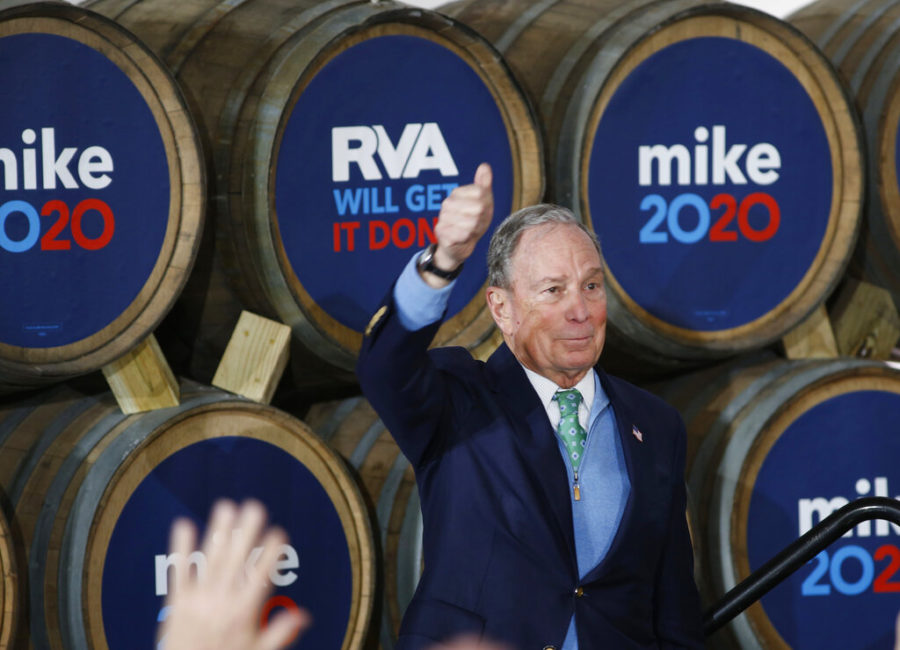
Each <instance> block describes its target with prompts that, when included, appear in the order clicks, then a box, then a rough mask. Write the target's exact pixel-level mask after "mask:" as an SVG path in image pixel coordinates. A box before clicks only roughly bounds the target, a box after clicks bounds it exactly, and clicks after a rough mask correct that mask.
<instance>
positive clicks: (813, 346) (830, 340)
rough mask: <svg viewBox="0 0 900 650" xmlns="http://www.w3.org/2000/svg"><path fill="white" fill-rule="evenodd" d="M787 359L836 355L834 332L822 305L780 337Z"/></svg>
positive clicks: (832, 356) (824, 357)
mask: <svg viewBox="0 0 900 650" xmlns="http://www.w3.org/2000/svg"><path fill="white" fill-rule="evenodd" d="M781 343H782V345H783V346H784V356H786V357H787V358H788V359H834V358H835V357H837V356H838V348H837V343H835V340H834V332H832V330H831V323H830V322H829V320H828V313H827V312H826V311H825V306H824V305H819V306H818V307H816V309H815V311H813V313H812V314H810V315H809V316H808V317H807V319H806V320H804V321H803V322H802V323H800V324H799V325H798V326H797V327H795V328H794V329H792V330H791V331H790V332H788V333H787V334H786V335H785V336H784V338H782V339H781Z"/></svg>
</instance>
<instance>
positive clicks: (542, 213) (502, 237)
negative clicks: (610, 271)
mask: <svg viewBox="0 0 900 650" xmlns="http://www.w3.org/2000/svg"><path fill="white" fill-rule="evenodd" d="M545 223H561V224H572V225H574V226H577V227H578V228H579V229H580V230H582V231H583V232H584V233H585V234H587V236H588V237H590V238H591V241H592V242H593V244H594V247H595V248H596V249H597V254H598V255H600V259H603V253H602V252H601V251H600V242H599V240H598V239H597V235H596V234H594V231H592V230H591V229H590V228H588V227H587V226H585V225H584V224H583V223H582V222H581V221H580V220H579V219H578V217H576V216H575V215H574V214H572V211H571V210H569V209H568V208H564V207H562V206H559V205H553V204H552V203H538V204H537V205H532V206H529V207H527V208H522V209H521V210H519V211H517V212H513V213H512V214H511V215H509V216H508V217H506V219H504V220H503V222H502V223H501V224H500V225H499V226H497V229H496V230H495V231H494V234H493V235H492V236H491V243H490V245H489V246H488V253H487V267H488V285H489V286H492V287H500V288H501V289H509V288H510V287H511V286H512V282H511V278H510V272H509V264H510V261H511V260H512V257H513V255H514V254H515V252H516V247H517V246H518V245H519V239H521V237H522V233H524V232H525V231H526V230H527V229H528V228H533V227H535V226H540V225H542V224H545Z"/></svg>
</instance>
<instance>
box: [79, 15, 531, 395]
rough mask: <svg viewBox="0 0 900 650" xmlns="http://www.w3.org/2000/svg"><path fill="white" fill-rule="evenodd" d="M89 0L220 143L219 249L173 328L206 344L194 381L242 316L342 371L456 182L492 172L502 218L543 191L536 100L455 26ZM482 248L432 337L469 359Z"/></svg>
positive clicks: (482, 312)
mask: <svg viewBox="0 0 900 650" xmlns="http://www.w3.org/2000/svg"><path fill="white" fill-rule="evenodd" d="M90 6H91V8H92V9H95V10H97V11H100V12H102V13H104V14H105V15H107V16H109V17H111V18H113V19H114V20H116V21H117V22H119V23H121V24H122V25H124V26H126V27H128V28H129V29H132V30H134V31H135V33H137V34H139V35H140V36H141V37H142V38H144V39H145V41H146V42H147V43H148V44H149V45H150V46H151V47H152V48H153V49H154V50H155V51H156V52H157V53H158V54H159V56H160V57H161V58H162V59H163V60H164V61H165V62H166V63H167V64H168V65H169V66H170V67H171V68H172V70H173V71H174V72H175V74H176V77H177V79H178V81H179V82H180V83H181V84H182V86H183V87H184V89H185V92H186V93H187V95H188V96H189V97H191V99H192V104H193V109H194V111H195V112H196V114H197V119H198V122H199V123H200V124H201V125H202V128H203V132H204V134H205V137H206V139H207V141H208V142H209V146H210V151H211V154H212V163H213V167H214V170H215V171H214V177H215V181H214V184H213V185H214V187H213V192H214V195H215V201H214V202H213V204H212V206H211V212H213V214H212V218H213V221H214V223H215V228H216V230H215V235H214V237H213V236H211V237H210V239H211V241H210V247H211V248H214V249H215V251H214V255H213V259H210V260H208V261H206V262H202V263H201V264H200V265H198V266H200V267H201V270H202V272H201V273H200V275H198V276H197V277H196V279H195V280H193V279H192V285H193V286H189V287H188V289H187V290H186V292H185V296H184V298H183V300H182V303H183V305H182V308H181V309H179V310H176V311H175V312H173V320H175V316H178V317H179V318H180V319H181V320H180V321H179V322H176V323H173V327H172V329H173V330H175V331H176V332H178V333H181V334H182V336H184V335H188V336H191V335H193V334H194V333H196V335H197V336H199V337H201V338H202V339H204V340H203V341H196V342H195V341H194V340H189V341H188V342H187V344H186V345H185V348H186V354H187V355H188V356H189V357H192V358H189V360H188V363H189V364H191V371H192V374H194V375H195V376H197V377H198V378H199V379H204V378H205V377H206V376H207V375H209V376H211V371H212V369H214V367H215V363H214V362H216V361H217V360H218V354H220V353H221V350H222V349H223V348H224V343H225V341H226V338H227V334H229V333H230V331H231V328H232V327H233V326H234V322H235V320H236V315H237V312H238V310H239V309H240V308H241V307H245V308H248V309H251V310H253V311H256V312H258V313H260V314H262V315H265V316H269V317H272V318H276V319H279V320H281V321H282V322H284V323H286V324H288V325H290V326H291V327H292V329H293V332H294V335H295V339H296V340H297V342H298V343H299V344H301V346H302V347H303V349H304V350H305V351H306V353H307V354H308V355H311V356H314V357H316V358H318V359H320V360H322V361H324V362H325V364H327V365H329V366H330V367H332V368H335V369H338V370H343V371H349V370H350V369H352V367H353V365H354V363H355V358H356V354H357V351H358V349H359V346H360V344H361V341H362V332H363V331H364V330H365V327H366V325H367V324H368V321H369V319H370V317H371V316H372V314H373V313H374V311H375V309H376V308H377V307H378V304H379V302H380V300H381V298H382V297H383V296H384V295H385V294H386V293H387V290H388V288H389V286H390V285H391V282H392V281H393V279H394V278H395V277H396V275H397V274H398V273H399V271H400V269H401V268H402V267H403V265H404V264H405V263H406V261H407V260H408V259H409V258H410V257H411V256H412V253H413V252H414V251H415V250H417V249H420V248H424V246H425V245H426V244H428V243H429V242H430V241H432V239H433V227H434V222H435V220H436V217H437V212H438V208H439V205H440V202H441V200H442V199H443V197H444V196H446V195H447V193H449V191H450V190H451V189H452V187H454V186H455V185H457V184H466V183H470V182H472V177H473V175H474V172H475V169H476V167H477V165H478V164H479V163H480V162H482V161H487V162H490V163H491V164H492V166H493V169H494V182H495V185H494V188H495V200H496V203H495V214H496V217H497V219H496V220H497V221H499V219H501V218H502V217H504V216H506V215H507V214H508V213H509V212H510V211H512V210H514V209H517V208H519V207H521V206H524V205H527V204H530V203H533V202H535V201H537V200H538V199H539V198H540V197H541V196H542V194H543V166H542V161H541V151H542V148H541V144H540V140H539V131H538V127H537V126H536V122H535V119H534V117H533V115H532V112H531V110H530V107H529V104H528V102H527V101H526V100H525V98H524V95H523V93H522V91H521V90H520V89H519V87H518V85H517V84H516V82H515V81H514V79H513V77H512V75H511V73H510V72H509V70H508V69H507V68H506V66H505V64H504V62H503V61H502V59H501V58H500V56H499V55H498V54H497V52H496V51H495V50H494V49H493V48H491V46H490V45H489V44H488V43H487V42H486V41H485V40H484V39H482V38H480V37H479V36H478V35H477V34H474V33H473V32H472V31H471V30H469V29H467V28H465V27H464V26H462V25H459V24H458V23H456V22H454V21H452V20H451V19H449V18H446V17H443V16H440V15H438V14H436V13H433V12H429V11H425V10H421V9H413V8H410V7H406V6H404V5H400V4H394V3H390V2H374V3H373V2H363V1H360V0H329V1H327V2H321V1H319V0H301V1H297V0H291V1H290V2H288V1H287V0H248V1H246V2H231V1H228V0H213V1H210V0H205V1H203V2H190V3H185V2H180V1H177V0H144V1H142V2H121V1H119V0H97V1H96V2H94V3H92V4H91V5H90ZM461 98H464V99H461ZM486 246H487V240H485V241H484V242H483V243H482V244H481V245H480V246H479V249H478V250H477V251H476V253H475V257H474V258H473V261H472V263H471V264H467V265H466V269H465V270H464V271H463V274H462V276H460V279H459V280H458V282H459V286H458V287H457V290H456V291H455V292H454V296H453V298H452V299H451V304H450V307H449V316H450V317H449V318H448V320H447V323H446V325H445V326H444V328H443V329H442V330H441V332H440V333H439V335H438V342H439V343H453V344H459V345H464V346H467V347H470V348H471V347H475V346H477V345H478V344H480V343H482V342H483V341H484V340H485V339H487V338H488V337H489V336H490V334H491V333H492V331H493V322H492V319H491V318H490V315H489V313H488V311H487V309H486V307H485V303H484V298H483V291H482V288H483V285H484V282H485V278H486V266H485V264H484V263H481V262H480V260H482V259H484V254H485V251H486ZM475 260H479V261H475ZM223 321H224V322H223ZM194 350H198V351H199V352H198V353H194V352H193V351H194ZM207 354H208V356H210V357H212V359H203V358H200V357H201V356H203V355H207ZM309 375H310V376H309V378H310V379H312V380H315V379H316V377H315V375H314V373H309ZM351 377H352V376H351Z"/></svg>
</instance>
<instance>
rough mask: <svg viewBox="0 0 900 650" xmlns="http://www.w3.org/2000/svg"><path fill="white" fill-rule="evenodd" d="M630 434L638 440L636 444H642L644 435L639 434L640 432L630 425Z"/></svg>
mask: <svg viewBox="0 0 900 650" xmlns="http://www.w3.org/2000/svg"><path fill="white" fill-rule="evenodd" d="M631 433H633V434H634V437H635V438H637V439H638V442H644V434H643V433H641V430H640V429H638V428H637V426H635V425H633V424H632V425H631Z"/></svg>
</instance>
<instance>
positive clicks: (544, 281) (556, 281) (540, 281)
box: [532, 275, 566, 287]
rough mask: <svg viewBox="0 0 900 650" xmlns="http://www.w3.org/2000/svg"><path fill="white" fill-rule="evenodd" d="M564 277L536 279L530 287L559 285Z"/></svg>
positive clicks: (546, 276)
mask: <svg viewBox="0 0 900 650" xmlns="http://www.w3.org/2000/svg"><path fill="white" fill-rule="evenodd" d="M565 281H566V277H565V276H564V275H545V276H544V277H542V278H538V279H537V280H535V281H534V282H533V283H532V286H535V287H537V286H540V285H542V284H559V283H560V282H565Z"/></svg>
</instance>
